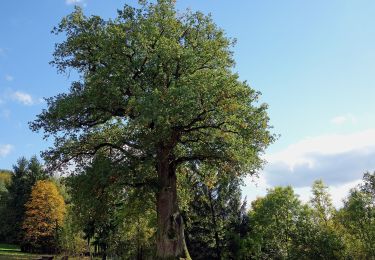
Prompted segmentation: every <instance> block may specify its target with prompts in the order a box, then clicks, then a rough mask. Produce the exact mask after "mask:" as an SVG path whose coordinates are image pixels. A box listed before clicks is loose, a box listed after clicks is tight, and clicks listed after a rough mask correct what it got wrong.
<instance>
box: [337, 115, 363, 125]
mask: <svg viewBox="0 0 375 260" xmlns="http://www.w3.org/2000/svg"><path fill="white" fill-rule="evenodd" d="M356 121H357V120H356V118H355V116H353V115H352V114H346V115H339V116H336V117H334V118H332V119H331V123H332V124H334V125H343V124H345V123H355V122H356Z"/></svg>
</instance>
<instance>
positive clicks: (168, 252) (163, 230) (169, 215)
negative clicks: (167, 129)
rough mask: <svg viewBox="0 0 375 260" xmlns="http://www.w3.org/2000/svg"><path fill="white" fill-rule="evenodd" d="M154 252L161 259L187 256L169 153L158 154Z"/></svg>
mask: <svg viewBox="0 0 375 260" xmlns="http://www.w3.org/2000/svg"><path fill="white" fill-rule="evenodd" d="M157 172H158V182H159V190H158V193H157V195H156V199H157V205H156V208H157V224H158V231H157V238H156V247H157V249H156V254H157V257H159V258H161V259H176V258H177V259H179V258H187V259H190V257H188V252H187V249H186V244H185V238H184V223H183V219H182V216H181V215H180V211H179V209H178V202H177V186H176V169H175V168H174V167H173V166H172V165H170V163H169V153H168V152H167V151H165V150H164V151H163V150H161V151H160V152H159V154H158V165H157Z"/></svg>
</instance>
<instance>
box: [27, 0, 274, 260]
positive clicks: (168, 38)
mask: <svg viewBox="0 0 375 260" xmlns="http://www.w3.org/2000/svg"><path fill="white" fill-rule="evenodd" d="M139 3H140V7H139V8H134V7H130V6H128V5H125V7H124V8H123V9H122V10H119V11H118V16H117V17H116V18H115V19H113V20H112V19H110V20H104V19H102V18H100V17H98V16H91V17H86V16H85V15H84V14H83V12H82V10H81V9H80V8H76V10H75V11H74V12H73V13H72V14H70V15H68V16H67V17H65V18H63V19H62V21H61V23H60V24H59V25H58V26H57V27H56V28H55V30H54V32H55V33H64V34H65V36H66V39H65V41H63V42H62V43H59V44H57V45H56V49H55V52H54V60H53V61H52V64H53V65H55V66H56V67H57V69H58V70H59V71H60V72H66V71H68V70H70V69H74V70H76V71H77V72H78V73H79V74H80V76H81V77H80V80H79V81H76V82H73V83H72V85H71V88H70V91H69V93H64V94H59V95H57V96H55V97H52V98H49V99H47V104H48V109H46V110H44V111H43V112H42V113H41V114H40V115H39V116H38V118H37V119H36V120H35V121H34V122H32V123H31V128H32V129H33V130H43V131H44V133H45V135H46V137H53V138H54V140H55V143H54V146H53V147H52V148H51V149H50V150H48V151H46V152H45V153H44V156H45V159H47V160H48V162H49V164H50V166H53V167H59V166H60V165H64V164H65V163H67V162H74V164H75V165H76V166H77V167H80V166H84V165H87V164H88V163H90V161H91V159H92V157H93V156H94V155H95V154H96V153H98V152H104V153H107V155H108V157H110V158H111V160H112V161H113V163H118V164H121V165H122V166H123V172H124V174H128V176H130V177H129V179H130V180H134V179H135V178H134V176H137V181H138V183H139V182H141V183H144V184H153V185H154V184H155V183H156V189H157V191H156V192H157V207H156V208H157V212H158V239H157V240H158V252H159V253H158V254H159V256H160V257H170V256H179V255H180V254H181V252H182V250H183V247H184V242H183V241H184V239H183V237H184V236H183V224H182V219H181V216H180V214H179V209H178V202H177V195H176V193H177V190H176V173H177V171H178V170H179V168H180V167H183V166H184V165H185V164H186V163H201V162H208V163H210V164H224V165H227V167H230V168H231V169H232V170H233V171H234V172H236V173H237V175H243V174H252V173H255V172H256V171H257V170H258V169H259V168H260V167H261V166H262V163H263V161H262V159H261V157H260V154H261V153H262V152H263V151H264V149H265V148H266V147H267V146H268V144H270V143H271V142H272V141H273V140H274V136H273V135H272V134H271V133H270V126H269V118H268V116H267V113H266V109H267V106H266V105H265V104H259V103H258V102H259V92H257V91H255V90H253V89H252V88H250V86H249V85H248V84H247V83H246V82H244V81H241V80H239V75H238V74H237V73H234V70H233V68H234V60H233V55H232V51H231V47H232V46H233V44H234V41H233V40H231V39H229V38H228V37H226V35H225V33H224V32H223V30H222V29H220V28H218V27H217V26H216V25H215V23H214V22H213V21H212V19H211V17H210V16H206V15H204V14H202V13H199V12H196V13H193V12H190V11H186V12H183V13H180V12H178V11H177V10H176V8H175V5H174V1H172V0H159V1H157V3H155V4H153V3H148V2H147V1H140V2H139ZM171 217H172V219H173V221H172V223H170V222H169V221H167V220H168V219H170V218H171Z"/></svg>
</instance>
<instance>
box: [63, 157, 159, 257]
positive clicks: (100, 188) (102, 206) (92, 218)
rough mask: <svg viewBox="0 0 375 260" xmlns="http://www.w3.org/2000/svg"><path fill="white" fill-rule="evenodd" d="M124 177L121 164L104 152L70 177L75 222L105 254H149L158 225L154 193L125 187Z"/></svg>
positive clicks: (89, 241) (129, 255)
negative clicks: (81, 170) (114, 162)
mask: <svg viewBox="0 0 375 260" xmlns="http://www.w3.org/2000/svg"><path fill="white" fill-rule="evenodd" d="M122 177H123V176H122V175H121V168H120V169H117V168H116V167H113V165H112V163H111V160H109V159H108V158H106V157H105V156H104V155H98V156H96V157H95V160H94V161H93V163H92V165H91V166H89V167H87V168H86V169H85V171H84V172H82V173H80V174H77V175H73V176H71V177H69V178H68V179H67V186H68V188H69V192H70V195H71V203H72V209H71V210H72V214H74V222H76V223H77V224H76V225H78V226H80V227H81V228H82V231H83V233H84V237H85V238H86V239H87V241H88V243H89V244H91V243H93V244H94V245H97V246H98V247H99V248H100V252H101V253H102V254H104V255H107V254H113V255H117V256H121V257H123V258H133V257H136V256H137V255H143V256H145V255H150V254H152V253H153V252H154V251H153V246H154V234H155V225H156V223H155V217H156V215H155V211H154V209H153V203H154V198H153V193H151V192H150V191H146V190H144V191H143V192H141V193H138V192H135V190H134V188H132V187H127V188H125V189H124V182H123V179H122ZM151 251H152V252H151Z"/></svg>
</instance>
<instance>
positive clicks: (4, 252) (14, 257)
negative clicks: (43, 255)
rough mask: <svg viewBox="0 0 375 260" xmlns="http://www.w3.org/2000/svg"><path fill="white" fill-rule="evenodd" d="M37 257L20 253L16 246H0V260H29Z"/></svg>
mask: <svg viewBox="0 0 375 260" xmlns="http://www.w3.org/2000/svg"><path fill="white" fill-rule="evenodd" d="M38 257H39V255H36V254H28V253H24V252H21V249H20V248H19V246H17V245H9V244H0V260H5V259H9V260H26V259H27V260H29V259H36V258H38Z"/></svg>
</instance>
